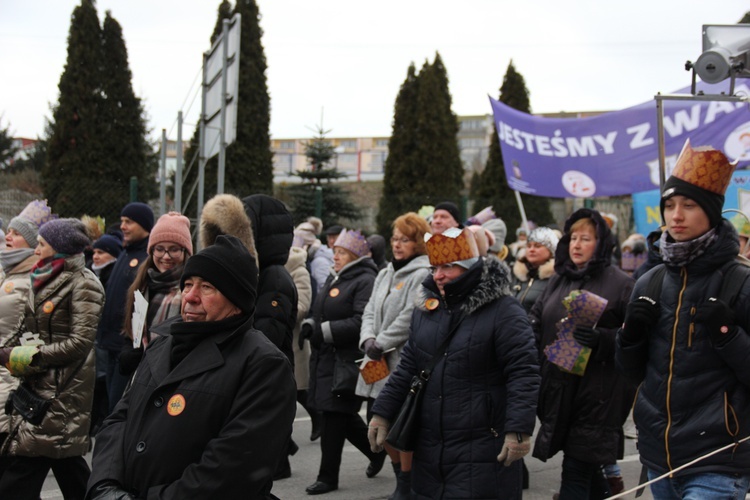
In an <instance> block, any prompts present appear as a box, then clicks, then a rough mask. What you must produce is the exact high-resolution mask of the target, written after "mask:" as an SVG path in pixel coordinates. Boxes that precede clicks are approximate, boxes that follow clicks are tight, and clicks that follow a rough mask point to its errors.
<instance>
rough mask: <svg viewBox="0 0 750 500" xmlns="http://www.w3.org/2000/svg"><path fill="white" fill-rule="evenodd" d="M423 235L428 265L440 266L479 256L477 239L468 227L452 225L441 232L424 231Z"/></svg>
mask: <svg viewBox="0 0 750 500" xmlns="http://www.w3.org/2000/svg"><path fill="white" fill-rule="evenodd" d="M424 237H425V244H426V245H427V255H428V256H429V257H430V265H433V266H441V265H443V264H450V263H452V262H460V261H462V260H466V259H471V258H474V257H479V249H478V248H477V241H476V239H474V235H473V234H472V232H471V230H470V229H469V228H464V229H463V230H461V229H458V228H455V227H452V228H450V229H447V230H446V231H445V232H444V233H443V234H430V233H425V235H424Z"/></svg>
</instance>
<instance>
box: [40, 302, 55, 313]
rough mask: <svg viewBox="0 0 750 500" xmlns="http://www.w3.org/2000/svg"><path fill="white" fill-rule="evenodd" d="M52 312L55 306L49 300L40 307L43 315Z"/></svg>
mask: <svg viewBox="0 0 750 500" xmlns="http://www.w3.org/2000/svg"><path fill="white" fill-rule="evenodd" d="M54 310H55V304H53V303H52V301H51V300H48V301H47V302H45V303H44V305H43V306H42V312H44V313H45V314H49V313H51V312H52V311H54Z"/></svg>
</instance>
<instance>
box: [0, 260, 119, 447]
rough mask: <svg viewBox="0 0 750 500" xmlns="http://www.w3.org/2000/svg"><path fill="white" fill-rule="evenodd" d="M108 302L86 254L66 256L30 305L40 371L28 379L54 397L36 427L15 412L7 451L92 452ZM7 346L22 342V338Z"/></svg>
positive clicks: (28, 316) (39, 390) (29, 321)
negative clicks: (99, 347)
mask: <svg viewBox="0 0 750 500" xmlns="http://www.w3.org/2000/svg"><path fill="white" fill-rule="evenodd" d="M103 304H104V290H103V289H102V285H101V283H100V282H99V280H98V279H97V277H96V275H95V274H94V273H93V272H91V271H90V270H88V269H86V268H85V267H84V260H83V254H77V255H73V256H70V257H67V258H66V260H65V267H64V269H63V271H62V272H61V273H60V274H59V275H57V276H55V277H54V278H52V279H51V280H50V281H49V282H48V283H47V284H46V285H45V286H44V287H43V288H42V289H41V290H39V292H38V293H37V294H34V293H31V294H30V295H29V300H28V301H27V304H26V321H25V327H26V328H25V329H26V331H27V332H30V333H33V334H38V336H39V339H40V340H42V341H44V345H42V346H40V347H39V351H40V354H39V362H38V365H39V366H40V369H41V371H40V372H39V373H37V374H35V375H30V376H27V377H25V378H24V380H25V381H26V382H27V383H29V384H30V385H31V387H32V388H33V390H34V391H35V392H36V393H37V394H39V395H40V396H42V397H45V398H52V397H54V396H55V393H56V392H59V394H58V395H57V397H56V399H54V400H53V402H52V404H51V406H50V408H49V411H48V412H47V414H46V415H45V418H44V420H43V421H42V423H41V424H40V425H38V426H34V425H31V424H29V423H27V422H25V421H24V420H23V419H22V418H21V417H20V416H19V415H18V414H17V413H15V412H14V413H13V414H12V415H11V417H10V429H11V432H10V436H9V437H8V439H7V440H6V442H5V444H4V445H3V450H2V451H3V452H4V453H8V454H10V455H18V456H28V457H35V456H43V457H49V458H66V457H74V456H82V455H85V454H86V453H87V452H88V450H89V425H90V417H91V403H92V399H93V391H94V378H95V369H94V350H93V346H94V338H95V337H96V327H97V324H98V323H99V317H100V316H101V310H102V305H103ZM9 345H19V336H18V335H15V336H14V337H13V338H12V339H10V342H9Z"/></svg>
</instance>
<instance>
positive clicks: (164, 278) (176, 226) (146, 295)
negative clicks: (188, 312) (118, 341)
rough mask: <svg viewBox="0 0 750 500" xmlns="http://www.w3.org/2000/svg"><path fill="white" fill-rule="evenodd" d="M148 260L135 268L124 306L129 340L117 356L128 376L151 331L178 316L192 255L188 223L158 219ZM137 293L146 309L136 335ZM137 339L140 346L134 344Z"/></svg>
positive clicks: (170, 216) (180, 218)
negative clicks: (187, 266)
mask: <svg viewBox="0 0 750 500" xmlns="http://www.w3.org/2000/svg"><path fill="white" fill-rule="evenodd" d="M146 251H147V252H148V257H147V258H146V260H144V261H143V264H141V266H140V267H139V268H138V274H137V275H136V277H135V280H134V281H133V284H132V285H130V288H129V289H128V294H127V302H126V303H125V321H124V323H123V331H124V332H125V335H126V336H127V337H128V339H129V341H130V342H129V343H128V345H126V346H125V347H124V348H123V350H122V353H121V354H120V372H121V373H122V374H123V375H131V374H132V373H133V372H134V371H135V369H136V368H137V367H138V364H139V363H140V362H141V358H142V357H143V349H144V347H146V346H147V345H148V344H149V343H150V342H151V335H152V333H151V331H150V330H151V327H155V326H157V325H159V324H160V323H162V322H163V321H165V320H167V319H169V318H172V317H174V316H179V315H180V303H181V301H182V292H181V291H180V278H181V277H182V270H183V269H184V268H185V262H187V259H188V258H189V257H190V256H191V255H193V240H192V237H191V235H190V220H189V219H188V218H187V217H185V216H184V215H182V214H180V213H178V212H169V213H167V214H164V215H162V216H161V217H159V220H158V221H156V224H154V227H153V228H152V229H151V232H150V233H149V235H148V246H147V250H146ZM136 293H138V294H140V296H142V297H143V299H144V300H145V304H146V309H145V310H144V311H143V322H142V323H141V329H140V331H139V332H134V331H133V311H134V310H135V308H136V306H135V304H136ZM138 338H140V342H137V343H138V344H139V345H138V346H137V347H136V346H134V344H133V340H134V339H138Z"/></svg>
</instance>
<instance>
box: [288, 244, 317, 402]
mask: <svg viewBox="0 0 750 500" xmlns="http://www.w3.org/2000/svg"><path fill="white" fill-rule="evenodd" d="M284 267H285V268H286V270H287V271H289V274H291V275H292V280H293V281H294V286H296V287H297V323H296V324H295V325H294V331H293V333H294V338H293V340H292V349H293V350H294V380H295V381H296V382H297V390H298V391H303V390H306V389H307V387H308V386H309V385H310V343H309V342H305V343H304V344H303V347H304V349H302V350H301V351H300V349H299V343H298V341H299V330H300V325H301V324H302V320H303V319H305V317H306V316H307V312H308V311H309V310H310V305H311V303H312V285H311V283H310V272H309V271H308V270H307V251H306V250H303V249H302V248H298V247H292V248H290V249H289V259H287V261H286V264H284Z"/></svg>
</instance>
